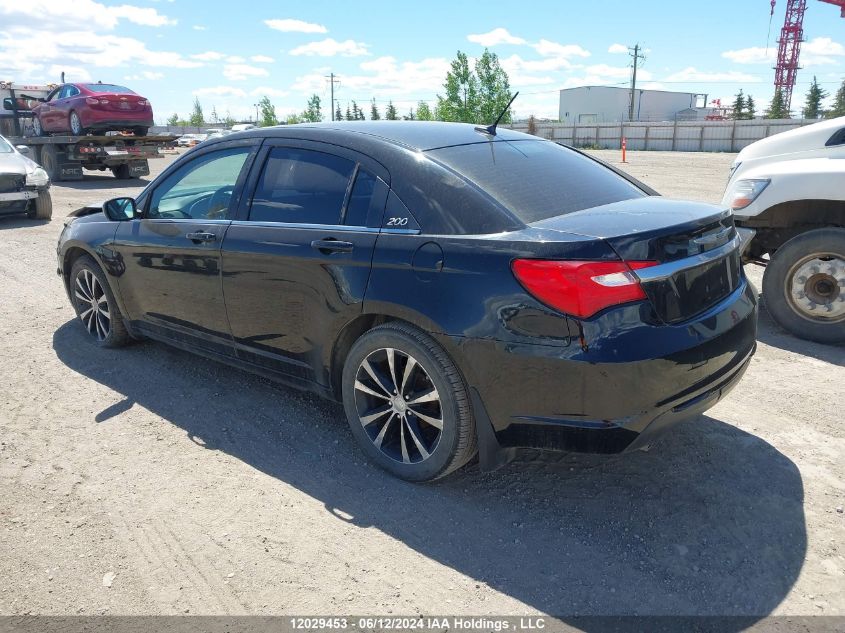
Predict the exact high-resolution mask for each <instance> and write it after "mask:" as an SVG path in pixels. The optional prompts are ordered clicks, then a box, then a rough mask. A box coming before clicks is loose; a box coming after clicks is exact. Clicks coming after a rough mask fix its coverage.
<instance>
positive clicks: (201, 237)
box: [185, 231, 217, 244]
mask: <svg viewBox="0 0 845 633" xmlns="http://www.w3.org/2000/svg"><path fill="white" fill-rule="evenodd" d="M185 237H187V238H188V239H189V240H191V241H192V242H194V243H196V244H199V243H200V242H213V241H214V240H216V239H217V236H216V235H215V234H214V233H206V232H205V231H198V232H196V233H188V234H187V235H185Z"/></svg>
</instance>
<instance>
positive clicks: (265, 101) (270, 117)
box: [257, 95, 279, 127]
mask: <svg viewBox="0 0 845 633" xmlns="http://www.w3.org/2000/svg"><path fill="white" fill-rule="evenodd" d="M257 123H258V127H269V126H271V125H278V124H279V119H277V118H276V106H274V105H273V104H272V103H270V97H268V96H266V95H265V96H263V97H261V99H260V100H259V101H258V122H257Z"/></svg>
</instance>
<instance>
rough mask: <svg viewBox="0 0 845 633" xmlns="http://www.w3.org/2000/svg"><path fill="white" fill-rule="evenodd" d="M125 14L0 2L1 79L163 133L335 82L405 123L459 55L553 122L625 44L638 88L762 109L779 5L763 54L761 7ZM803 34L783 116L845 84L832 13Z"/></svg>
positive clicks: (163, 10)
mask: <svg viewBox="0 0 845 633" xmlns="http://www.w3.org/2000/svg"><path fill="white" fill-rule="evenodd" d="M127 2H132V4H124V3H121V2H109V1H107V0H100V1H97V0H0V80H13V81H16V82H28V83H35V82H47V81H54V82H55V81H58V79H59V74H60V73H61V72H62V71H64V72H65V74H66V79H67V81H89V80H94V81H96V80H102V81H103V82H114V83H122V84H125V85H128V86H130V87H131V88H133V89H134V90H135V91H136V92H138V93H140V94H143V95H144V96H146V97H148V98H149V99H150V100H151V101H152V103H153V106H154V108H155V112H156V118H157V120H158V121H160V122H162V121H163V120H164V119H165V118H167V117H168V116H170V115H171V114H173V113H174V112H175V113H178V114H179V115H181V116H183V117H184V116H186V115H187V114H188V113H189V111H190V109H191V104H192V102H193V99H194V97H198V98H199V99H200V102H201V103H202V104H203V106H204V109H205V112H206V114H209V113H210V112H211V109H212V107H214V108H215V109H216V111H217V112H218V113H219V114H220V116H221V117H222V116H224V115H225V114H226V112H229V113H230V114H231V115H232V116H234V117H236V118H240V119H248V118H249V117H254V116H255V105H254V104H255V102H256V101H258V99H259V98H261V96H263V95H267V96H269V97H270V99H271V101H272V102H273V103H274V104H275V105H276V108H277V112H279V113H280V114H286V113H289V112H295V111H301V110H303V109H304V108H305V103H306V100H307V98H308V96H309V95H311V94H312V93H317V94H318V95H320V97H321V98H323V99H324V103H325V104H326V105H325V106H324V113H325V114H326V116H328V107H327V106H328V101H329V84H328V81H327V79H326V75H328V74H329V73H331V72H334V73H335V74H336V75H337V76H338V78H339V84H337V85H336V93H335V96H336V98H337V99H338V100H339V102H340V104H341V108H342V109H343V110H345V109H346V105H347V103H349V102H350V101H351V100H353V99H354V100H356V101H357V102H358V103H359V105H364V104H367V103H368V102H369V101H370V100H371V99H373V98H375V99H376V101H377V103H378V104H379V107H380V108H381V110H382V111H383V110H384V107H385V106H386V104H387V102H388V101H389V100H393V102H394V103H395V104H396V105H397V106H398V107H399V109H400V113H405V112H407V111H408V109H409V108H410V107H412V106H414V105H415V104H416V102H418V101H420V100H424V101H428V102H429V103H431V104H433V103H434V102H435V101H436V97H437V94H438V93H441V94H442V92H443V81H444V78H445V75H446V72H447V70H448V68H449V62H450V60H451V59H452V58H454V56H455V53H456V51H457V50H462V51H465V52H466V53H467V54H469V55H470V56H471V57H474V56H478V55H480V54H481V52H483V50H484V47H485V46H486V47H489V48H490V50H491V51H493V52H495V53H496V54H498V55H499V57H500V59H501V61H502V64H503V66H504V67H505V69H506V70H507V71H508V73H509V76H510V80H511V86H512V88H513V89H516V90H519V91H520V93H521V94H520V97H519V99H518V100H517V102H516V104H515V105H514V108H515V111H516V113H517V115H518V116H520V117H523V116H527V115H529V114H535V115H537V116H541V117H551V118H556V117H557V102H558V90H559V89H560V88H567V87H573V86H581V85H627V84H628V82H629V77H630V68H629V63H630V57H629V55H628V46H632V45H633V44H635V43H637V42H638V43H640V44H641V45H642V46H643V47H644V49H645V51H646V60H645V63H644V65H643V67H642V68H641V70H640V72H639V85H640V86H642V87H646V88H659V89H664V90H680V91H685V92H701V93H707V94H708V95H710V98H711V99H712V98H721V99H722V100H723V102H729V101H730V100H732V95H733V94H735V93H736V92H737V91H738V90H739V89H740V88H742V89H744V90H745V92H746V93H751V94H752V95H753V96H754V97H755V99H756V101H757V103H758V106H761V107H762V106H763V104H765V103H766V102H768V101H769V100H770V99H771V96H772V93H773V88H772V86H771V84H772V80H773V75H774V71H773V70H772V68H771V67H772V65H773V64H774V58H775V54H776V50H777V43H776V40H777V37H778V33H779V31H780V26H781V24H782V22H783V17H784V16H783V14H784V11H785V5H786V2H785V0H780V1H779V2H778V3H777V6H776V9H775V15H774V19H773V21H772V26H771V36H770V37H769V46H768V49H767V47H766V44H767V34H768V32H769V9H770V7H769V2H768V0H741V1H737V0H730V1H728V0H710V1H709V2H674V3H667V2H665V1H664V2H660V1H653V0H640V1H639V2H636V3H634V2H630V1H617V0H604V1H599V2H592V3H585V2H583V1H579V2H566V1H565V0H556V1H554V2H546V1H532V0H529V1H528V2H525V3H517V2H512V1H511V2H507V3H506V2H495V1H487V2H483V3H482V2H468V1H466V2H465V1H462V0H451V1H449V2H444V1H442V0H426V1H425V2H390V3H369V2H360V1H357V2H349V1H346V2H311V3H302V2H300V3H291V2H283V1H275V2H262V1H260V0H254V1H252V2H249V3H245V4H243V5H239V4H237V3H225V4H224V3H211V2H208V1H203V2H199V1H195V0H127ZM804 27H805V38H806V40H807V41H806V42H805V43H804V46H803V49H802V57H801V61H802V65H803V67H804V68H803V70H801V71H800V73H799V83H798V85H797V86H796V90H795V97H794V98H793V109H798V108H800V107H801V105H802V104H803V100H804V94H805V93H806V90H807V85H808V83H809V81H811V79H812V77H813V75H816V76H817V77H818V80H819V82H820V83H821V84H822V85H823V87H824V88H825V89H826V90H828V91H829V92H833V91H835V90H836V88H837V87H838V86H839V85H840V84H841V82H842V79H843V78H845V19H843V18H840V17H839V11H838V9H837V8H835V7H833V6H830V5H828V4H825V3H822V2H818V1H817V0H810V1H809V4H808V9H807V14H806V18H805V23H804ZM367 111H368V109H367Z"/></svg>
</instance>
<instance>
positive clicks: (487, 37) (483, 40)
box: [467, 27, 525, 47]
mask: <svg viewBox="0 0 845 633" xmlns="http://www.w3.org/2000/svg"><path fill="white" fill-rule="evenodd" d="M467 39H468V40H469V41H470V42H474V43H476V44H481V46H487V47H490V46H496V45H497V44H525V40H524V39H522V38H521V37H516V36H514V35H511V34H510V33H509V32H508V30H507V29H503V28H502V27H499V28H496V29H493V30H492V31H490V32H488V33H478V34H475V35H467Z"/></svg>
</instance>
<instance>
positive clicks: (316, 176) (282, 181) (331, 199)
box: [249, 147, 355, 224]
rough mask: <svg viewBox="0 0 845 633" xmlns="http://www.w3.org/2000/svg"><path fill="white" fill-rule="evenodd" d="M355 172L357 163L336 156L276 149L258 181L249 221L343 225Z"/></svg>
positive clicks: (283, 148)
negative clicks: (351, 179) (350, 183)
mask: <svg viewBox="0 0 845 633" xmlns="http://www.w3.org/2000/svg"><path fill="white" fill-rule="evenodd" d="M354 169H355V163H354V162H353V161H351V160H348V159H346V158H341V157H340V156H335V155H333V154H326V153H324V152H315V151H312V150H306V149H299V148H290V147H276V148H273V150H272V151H271V152H270V155H269V156H268V157H267V161H266V163H265V164H264V169H263V171H262V173H261V178H260V179H259V181H258V186H257V187H256V190H255V195H254V196H253V199H252V207H251V208H250V212H249V219H250V220H251V221H254V222H290V223H305V224H339V223H340V218H341V211H342V209H343V202H344V200H345V199H346V191H347V189H348V188H349V179H350V177H351V176H352V172H353V170H354Z"/></svg>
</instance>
